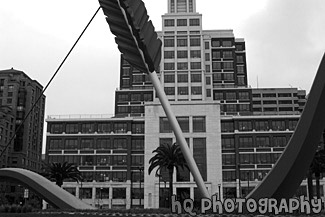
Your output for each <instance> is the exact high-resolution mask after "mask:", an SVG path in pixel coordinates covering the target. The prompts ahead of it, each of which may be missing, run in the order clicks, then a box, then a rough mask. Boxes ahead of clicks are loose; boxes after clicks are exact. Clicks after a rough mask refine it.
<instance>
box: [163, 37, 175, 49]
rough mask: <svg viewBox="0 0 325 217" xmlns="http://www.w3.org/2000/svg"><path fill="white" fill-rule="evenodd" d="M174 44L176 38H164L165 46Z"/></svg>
mask: <svg viewBox="0 0 325 217" xmlns="http://www.w3.org/2000/svg"><path fill="white" fill-rule="evenodd" d="M174 46H175V40H174V38H168V37H165V39H164V47H174Z"/></svg>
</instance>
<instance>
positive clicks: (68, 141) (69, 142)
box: [65, 139, 78, 150]
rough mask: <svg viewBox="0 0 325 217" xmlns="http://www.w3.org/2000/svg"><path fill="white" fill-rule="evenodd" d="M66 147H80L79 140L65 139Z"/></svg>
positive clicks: (74, 148)
mask: <svg viewBox="0 0 325 217" xmlns="http://www.w3.org/2000/svg"><path fill="white" fill-rule="evenodd" d="M65 149H70V150H71V149H73V150H76V149H78V140H77V139H66V140H65Z"/></svg>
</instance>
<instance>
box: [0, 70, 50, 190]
mask: <svg viewBox="0 0 325 217" xmlns="http://www.w3.org/2000/svg"><path fill="white" fill-rule="evenodd" d="M42 89H43V87H42V85H40V84H39V83H38V82H37V81H36V80H32V79H31V78H29V77H28V76H27V75H26V74H25V73H24V72H22V71H18V70H15V69H13V68H11V69H8V70H2V71H0V116H1V119H0V144H1V145H0V150H1V151H2V150H3V148H4V146H6V145H7V143H8V142H9V140H10V139H11V137H12V136H13V135H14V132H15V131H16V129H17V128H18V126H19V125H20V124H21V123H22V121H23V120H24V118H25V115H26V114H27V112H28V111H29V110H30V109H31V108H32V105H33V104H34V103H35V102H36V100H37V99H38V98H39V96H40V95H41V94H42ZM44 110H45V96H44V95H42V98H41V100H40V101H39V102H38V103H37V105H36V107H35V108H34V109H33V111H32V113H31V114H30V116H29V117H28V118H27V120H26V121H25V123H24V124H23V126H22V127H21V128H20V129H19V130H18V132H17V133H16V136H15V139H14V140H13V142H12V143H11V144H10V145H9V147H8V148H7V150H6V151H5V153H4V155H3V156H2V157H0V167H17V168H24V169H28V170H32V171H35V172H40V171H41V167H42V159H41V155H42V141H43V125H44ZM1 184H3V183H1ZM6 186H7V187H8V185H6ZM3 187H4V186H1V190H3ZM15 187H17V186H11V188H9V189H8V188H7V189H6V191H8V190H9V191H11V192H16V190H15Z"/></svg>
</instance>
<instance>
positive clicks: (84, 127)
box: [81, 123, 95, 133]
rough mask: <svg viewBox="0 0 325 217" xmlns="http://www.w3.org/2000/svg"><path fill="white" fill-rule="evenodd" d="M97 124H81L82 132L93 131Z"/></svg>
mask: <svg viewBox="0 0 325 217" xmlns="http://www.w3.org/2000/svg"><path fill="white" fill-rule="evenodd" d="M94 128H95V125H94V124H91V123H85V124H81V132H82V133H93V132H94Z"/></svg>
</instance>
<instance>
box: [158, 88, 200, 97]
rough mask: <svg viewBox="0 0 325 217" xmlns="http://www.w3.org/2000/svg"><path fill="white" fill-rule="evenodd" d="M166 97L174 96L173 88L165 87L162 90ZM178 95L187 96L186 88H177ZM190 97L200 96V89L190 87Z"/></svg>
mask: <svg viewBox="0 0 325 217" xmlns="http://www.w3.org/2000/svg"><path fill="white" fill-rule="evenodd" d="M164 90H165V93H166V95H175V87H165V88H164ZM177 94H178V95H189V88H188V87H178V88H177ZM191 94H192V95H202V87H191Z"/></svg>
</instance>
